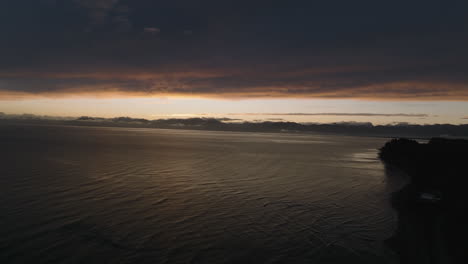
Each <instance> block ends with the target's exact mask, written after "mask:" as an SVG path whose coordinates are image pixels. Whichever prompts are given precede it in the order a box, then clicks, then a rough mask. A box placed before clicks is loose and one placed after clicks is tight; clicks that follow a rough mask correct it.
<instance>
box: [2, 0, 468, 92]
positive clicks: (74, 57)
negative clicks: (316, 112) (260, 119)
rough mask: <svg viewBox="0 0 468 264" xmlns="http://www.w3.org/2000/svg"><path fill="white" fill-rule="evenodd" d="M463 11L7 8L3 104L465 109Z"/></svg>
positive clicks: (86, 2)
mask: <svg viewBox="0 0 468 264" xmlns="http://www.w3.org/2000/svg"><path fill="white" fill-rule="evenodd" d="M467 8H468V3H466V2H462V1H459V2H448V1H447V2H439V1H424V2H419V1H411V2H410V3H409V2H408V1H393V2H392V4H388V5H384V4H382V3H375V1H360V2H358V3H356V2H352V3H351V2H349V1H326V2H323V3H317V2H313V1H294V3H292V2H291V3H290V2H285V1H222V3H221V1H201V2H197V3H194V2H193V1H183V0H177V1H167V2H164V3H160V2H159V3H156V2H154V1H150V0H140V1H128V0H127V1H126V0H64V1H51V0H34V1H33V0H7V1H3V2H2V3H0V33H1V34H2V35H3V36H8V38H5V39H3V41H1V42H0V57H1V58H2V60H1V61H0V96H2V97H5V96H13V95H19V94H21V95H22V96H28V95H41V94H42V95H51V94H54V95H57V96H68V95H69V94H75V93H96V94H101V93H118V94H124V95H159V94H164V95H171V94H175V95H185V96H192V95H195V96H211V97H222V98H250V97H320V98H373V99H402V100H405V99H408V100H409V99H411V100H468V75H467V74H466V73H467V72H468V50H467V49H466V47H467V46H468V35H467V34H466V32H468V17H467V16H466V15H465V12H464V10H466V9H467ZM160 28H162V29H164V30H163V31H160ZM194 32H195V33H194ZM155 35H157V37H155Z"/></svg>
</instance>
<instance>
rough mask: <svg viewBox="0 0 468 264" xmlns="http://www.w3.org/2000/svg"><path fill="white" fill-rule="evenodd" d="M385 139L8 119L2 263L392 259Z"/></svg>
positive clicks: (2, 135) (0, 192) (0, 223)
mask: <svg viewBox="0 0 468 264" xmlns="http://www.w3.org/2000/svg"><path fill="white" fill-rule="evenodd" d="M385 141H386V139H383V138H381V139H379V138H366V137H345V136H322V135H303V134H302V135H301V134H279V133H278V134H266V133H247V132H245V133H233V132H210V131H189V130H161V129H128V128H91V127H71V126H70V127H65V126H63V127H61V126H28V125H14V126H12V125H3V126H0V158H1V159H0V160H1V166H0V263H373V264H374V263H395V262H396V256H395V255H394V253H392V252H391V251H390V250H389V249H388V248H386V246H385V245H384V243H383V241H384V240H385V239H387V238H389V237H390V236H391V235H392V233H393V232H394V230H395V228H396V221H397V216H396V213H395V212H394V211H393V209H392V208H391V205H390V202H389V198H390V194H391V193H392V192H393V191H395V190H396V189H398V188H399V187H400V186H401V183H399V182H395V180H394V179H393V178H391V177H388V176H387V174H388V173H387V172H386V169H385V167H384V165H383V164H382V163H381V162H380V161H379V160H378V159H377V149H378V148H379V147H381V146H382V145H383V144H384V142H385Z"/></svg>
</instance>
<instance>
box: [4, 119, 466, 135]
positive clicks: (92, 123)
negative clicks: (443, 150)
mask: <svg viewBox="0 0 468 264" xmlns="http://www.w3.org/2000/svg"><path fill="white" fill-rule="evenodd" d="M2 124H25V125H63V126H85V127H122V128H156V129H178V130H194V131H226V132H250V133H252V132H255V133H288V134H305V135H310V134H318V135H341V136H362V137H376V138H398V137H407V138H412V139H418V140H428V139H430V138H432V137H440V136H445V137H453V138H468V125H447V124H445V125H398V126H395V125H385V126H383V125H379V126H373V125H372V124H370V125H369V124H353V123H331V124H300V123H294V122H270V121H268V122H259V123H254V122H243V123H232V122H223V121H221V120H217V119H211V118H189V119H159V120H152V121H150V120H145V119H132V118H127V117H122V118H114V119H102V120H101V119H99V120H79V119H76V120H49V119H13V118H10V119H0V125H2Z"/></svg>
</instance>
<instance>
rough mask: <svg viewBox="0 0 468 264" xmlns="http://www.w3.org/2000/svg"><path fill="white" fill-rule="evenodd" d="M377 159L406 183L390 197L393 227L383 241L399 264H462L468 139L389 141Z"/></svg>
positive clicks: (467, 254)
mask: <svg viewBox="0 0 468 264" xmlns="http://www.w3.org/2000/svg"><path fill="white" fill-rule="evenodd" d="M379 156H380V158H381V159H382V160H383V161H384V162H385V163H386V164H387V165H389V166H394V167H396V168H398V169H400V170H402V171H404V172H406V173H407V174H408V175H409V176H410V179H411V180H410V183H409V184H408V185H407V186H406V187H404V188H403V189H402V190H400V191H399V192H397V193H395V195H394V197H393V201H392V203H393V206H394V208H395V209H396V210H397V212H398V228H397V231H396V233H395V235H394V236H393V237H392V238H391V239H389V240H388V241H387V242H388V244H389V245H390V246H391V247H392V248H393V249H395V250H396V251H397V252H398V253H399V254H400V256H401V260H402V263H466V262H465V261H466V260H467V259H468V246H467V244H466V241H465V239H466V238H467V237H468V226H467V224H468V216H467V209H468V206H467V205H468V196H467V195H468V190H467V187H468V166H467V165H468V164H467V162H468V140H461V139H443V138H432V139H431V140H430V141H429V142H428V143H426V144H421V143H418V142H417V141H415V140H409V139H393V140H391V141H389V142H387V143H386V144H385V146H384V147H382V148H381V149H380V154H379Z"/></svg>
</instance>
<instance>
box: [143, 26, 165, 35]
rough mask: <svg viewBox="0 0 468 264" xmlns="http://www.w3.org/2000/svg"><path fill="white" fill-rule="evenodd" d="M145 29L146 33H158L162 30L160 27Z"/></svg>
mask: <svg viewBox="0 0 468 264" xmlns="http://www.w3.org/2000/svg"><path fill="white" fill-rule="evenodd" d="M143 31H145V33H149V34H158V33H159V32H161V30H160V29H159V28H156V27H145V28H144V29H143Z"/></svg>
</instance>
